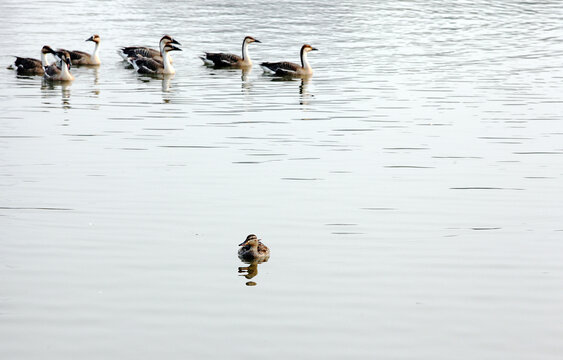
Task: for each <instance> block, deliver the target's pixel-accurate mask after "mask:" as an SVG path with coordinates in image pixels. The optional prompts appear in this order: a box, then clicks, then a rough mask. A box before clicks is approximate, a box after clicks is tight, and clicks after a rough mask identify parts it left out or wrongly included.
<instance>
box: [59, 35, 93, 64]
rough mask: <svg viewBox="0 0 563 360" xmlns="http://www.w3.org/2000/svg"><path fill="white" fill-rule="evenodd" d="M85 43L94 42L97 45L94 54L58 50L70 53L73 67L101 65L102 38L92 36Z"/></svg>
mask: <svg viewBox="0 0 563 360" xmlns="http://www.w3.org/2000/svg"><path fill="white" fill-rule="evenodd" d="M84 41H92V42H94V43H95V44H96V46H95V47H94V51H93V52H92V54H88V53H87V52H84V51H78V50H73V51H69V50H65V49H58V51H66V52H68V53H69V54H70V61H71V63H72V65H100V63H101V61H100V56H99V53H100V36H99V35H92V36H90V37H89V38H88V39H86V40H84Z"/></svg>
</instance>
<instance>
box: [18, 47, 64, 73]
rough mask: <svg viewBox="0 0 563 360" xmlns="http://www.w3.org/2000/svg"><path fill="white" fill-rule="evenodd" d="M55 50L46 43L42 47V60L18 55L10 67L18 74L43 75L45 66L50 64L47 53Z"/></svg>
mask: <svg viewBox="0 0 563 360" xmlns="http://www.w3.org/2000/svg"><path fill="white" fill-rule="evenodd" d="M54 52H55V51H54V50H53V49H51V47H50V46H47V45H45V46H43V47H42V48H41V60H37V59H33V58H24V57H19V56H16V60H15V61H14V63H13V64H12V65H10V67H9V68H11V69H15V70H16V72H17V73H18V75H43V74H44V73H45V67H46V66H49V62H48V61H47V54H53V53H54Z"/></svg>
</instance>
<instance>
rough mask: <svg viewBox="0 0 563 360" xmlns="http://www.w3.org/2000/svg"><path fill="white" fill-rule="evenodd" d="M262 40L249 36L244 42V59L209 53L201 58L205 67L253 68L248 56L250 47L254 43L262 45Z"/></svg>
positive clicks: (231, 55) (230, 55)
mask: <svg viewBox="0 0 563 360" xmlns="http://www.w3.org/2000/svg"><path fill="white" fill-rule="evenodd" d="M260 42H261V41H260V40H257V39H255V38H253V37H252V36H247V37H245V38H244V40H243V41H242V57H240V56H238V55H235V54H227V53H209V52H206V53H205V55H204V56H200V59H201V60H203V63H204V64H205V65H211V66H214V67H218V68H219V67H230V68H248V67H250V66H252V60H250V56H249V55H248V45H249V44H252V43H260Z"/></svg>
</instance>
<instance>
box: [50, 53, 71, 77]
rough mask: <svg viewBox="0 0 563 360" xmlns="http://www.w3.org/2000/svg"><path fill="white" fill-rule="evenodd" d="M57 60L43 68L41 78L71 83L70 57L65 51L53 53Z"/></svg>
mask: <svg viewBox="0 0 563 360" xmlns="http://www.w3.org/2000/svg"><path fill="white" fill-rule="evenodd" d="M54 55H55V57H56V58H57V59H58V60H57V61H56V62H55V63H54V64H51V65H49V66H47V67H46V68H45V74H44V75H43V77H44V78H45V80H50V81H72V80H74V76H73V75H72V74H71V73H70V66H71V63H72V62H71V56H70V54H69V53H68V52H67V51H55V53H54Z"/></svg>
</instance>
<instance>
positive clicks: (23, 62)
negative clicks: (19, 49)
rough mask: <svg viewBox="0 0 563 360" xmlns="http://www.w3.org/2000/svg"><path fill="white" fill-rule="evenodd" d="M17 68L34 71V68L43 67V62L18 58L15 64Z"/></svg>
mask: <svg viewBox="0 0 563 360" xmlns="http://www.w3.org/2000/svg"><path fill="white" fill-rule="evenodd" d="M14 65H15V66H16V68H20V67H21V68H24V69H32V68H34V67H37V66H39V67H41V61H39V60H37V59H32V58H22V57H16V61H15V62H14Z"/></svg>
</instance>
